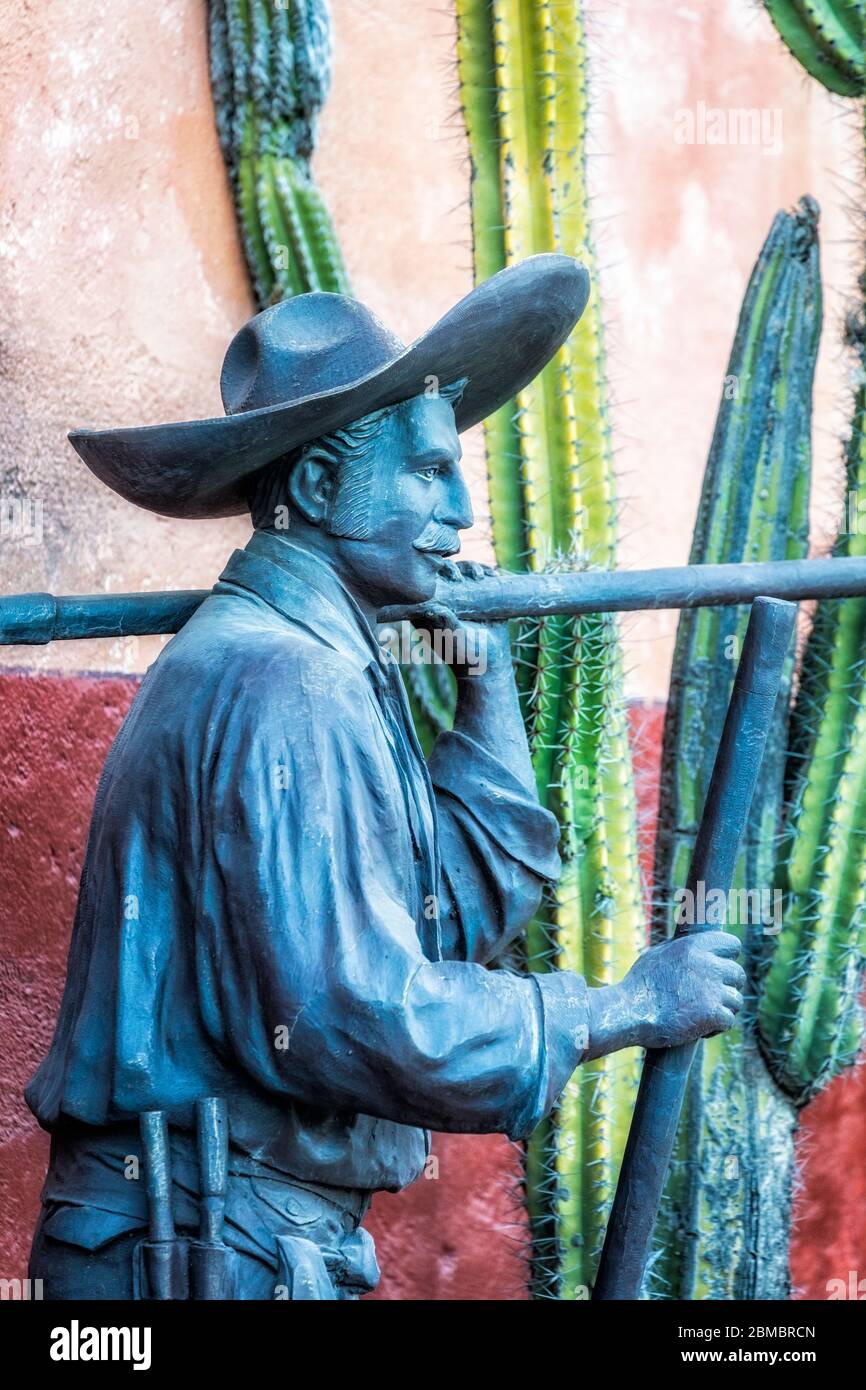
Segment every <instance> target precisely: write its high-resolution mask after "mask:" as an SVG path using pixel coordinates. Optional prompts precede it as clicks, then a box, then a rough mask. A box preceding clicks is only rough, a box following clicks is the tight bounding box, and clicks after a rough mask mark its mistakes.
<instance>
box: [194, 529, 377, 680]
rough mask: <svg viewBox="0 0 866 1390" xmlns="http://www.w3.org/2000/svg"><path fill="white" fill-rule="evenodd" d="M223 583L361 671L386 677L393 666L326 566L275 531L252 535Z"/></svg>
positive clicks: (225, 572) (231, 562) (230, 564)
mask: <svg viewBox="0 0 866 1390" xmlns="http://www.w3.org/2000/svg"><path fill="white" fill-rule="evenodd" d="M222 583H226V584H232V585H234V586H235V587H237V588H241V589H247V590H248V591H249V592H250V593H253V594H256V595H257V596H258V597H259V598H261V599H263V600H264V601H265V603H267V604H269V605H270V606H271V607H272V608H275V609H276V610H277V612H278V613H281V614H282V615H283V617H285V618H288V619H290V621H292V622H296V623H299V624H300V625H301V626H303V627H306V628H309V629H311V630H312V631H313V632H314V633H315V634H316V636H317V637H319V638H320V639H321V640H322V641H323V642H325V643H327V645H328V646H330V647H334V648H335V649H337V650H339V651H341V652H344V653H345V654H347V655H349V656H351V657H352V658H353V659H354V660H355V661H356V662H357V663H358V665H359V666H360V667H361V668H362V669H366V668H367V667H368V666H369V667H371V668H372V669H373V671H374V672H376V674H377V675H378V674H381V675H383V676H384V675H385V672H384V669H383V668H384V667H385V666H386V664H387V663H388V662H391V661H392V660H393V659H392V658H391V656H390V654H389V653H388V652H387V651H385V649H384V648H383V647H382V645H381V643H380V642H379V641H378V640H377V638H376V634H375V632H374V630H373V628H372V627H371V625H370V623H369V622H368V621H367V618H366V617H365V615H364V613H363V612H362V610H361V608H360V607H359V606H358V604H357V603H356V601H355V599H354V598H353V597H352V595H351V594H350V593H349V590H348V589H347V588H346V586H345V584H343V583H342V581H341V580H340V579H339V578H338V577H337V575H336V573H335V571H334V570H333V569H332V567H331V566H330V565H329V564H328V562H327V561H326V560H323V559H322V558H321V557H320V556H318V555H314V554H313V553H312V552H311V551H309V550H305V549H304V548H303V547H302V546H299V545H294V544H293V543H292V542H291V541H289V540H286V539H285V538H284V537H283V536H279V535H277V533H276V532H274V531H255V532H253V535H252V536H251V537H250V540H249V541H248V542H247V545H246V547H245V549H244V550H236V551H235V552H234V554H233V555H232V556H231V558H230V559H229V562H228V564H227V565H226V567H225V569H224V570H223V572H222V574H221V575H220V584H222Z"/></svg>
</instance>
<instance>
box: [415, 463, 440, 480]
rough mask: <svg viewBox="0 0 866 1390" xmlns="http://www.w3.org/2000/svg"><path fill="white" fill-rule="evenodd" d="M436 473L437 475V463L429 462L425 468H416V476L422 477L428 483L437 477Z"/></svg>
mask: <svg viewBox="0 0 866 1390" xmlns="http://www.w3.org/2000/svg"><path fill="white" fill-rule="evenodd" d="M438 475H439V465H438V463H431V464H429V465H428V467H427V468H419V469H418V477H419V478H423V479H424V480H425V482H428V483H432V481H433V479H434V478H436V477H438Z"/></svg>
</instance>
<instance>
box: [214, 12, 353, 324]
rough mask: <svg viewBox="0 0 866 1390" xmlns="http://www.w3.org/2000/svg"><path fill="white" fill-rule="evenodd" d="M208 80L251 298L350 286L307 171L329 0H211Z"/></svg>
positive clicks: (321, 89) (322, 81)
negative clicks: (252, 294) (233, 202)
mask: <svg viewBox="0 0 866 1390" xmlns="http://www.w3.org/2000/svg"><path fill="white" fill-rule="evenodd" d="M209 3H210V69H211V90H212V92H213V98H214V106H215V112H216V123H217V132H218V135H219V140H220V146H221V148H222V152H223V157H224V159H225V161H226V167H227V169H228V172H229V177H230V179H231V182H232V188H233V190H234V195H235V203H236V207H237V214H238V223H239V226H240V231H241V238H242V241H243V246H244V252H245V254H246V258H247V262H248V265H249V268H250V275H251V277H252V281H253V288H254V290H255V294H256V299H257V300H258V302H259V304H260V305H266V304H269V303H272V302H274V301H276V300H279V299H282V298H284V297H285V296H288V295H294V294H303V293H305V292H306V291H308V290H331V291H334V292H336V293H340V294H346V293H348V292H349V282H348V277H347V275H346V270H345V266H344V264H343V258H342V255H341V252H340V248H339V245H338V243H337V238H336V235H335V233H334V228H333V225H332V223H331V219H330V216H329V214H328V210H327V208H326V207H325V204H324V202H323V201H322V197H321V194H320V193H319V191H318V189H317V188H316V185H315V183H314V181H313V177H312V174H311V172H310V159H311V157H312V153H313V147H314V145H315V138H316V122H317V118H318V114H319V111H320V110H321V107H322V105H323V104H324V101H325V98H326V96H327V94H328V87H329V85H330V79H331V40H330V17H329V12H328V6H327V4H326V2H325V0H209Z"/></svg>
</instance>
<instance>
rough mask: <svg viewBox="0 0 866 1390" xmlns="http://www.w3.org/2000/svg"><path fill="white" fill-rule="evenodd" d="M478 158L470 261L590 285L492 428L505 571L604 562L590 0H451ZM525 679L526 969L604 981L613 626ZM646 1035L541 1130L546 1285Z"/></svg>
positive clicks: (620, 874) (540, 1246)
mask: <svg viewBox="0 0 866 1390" xmlns="http://www.w3.org/2000/svg"><path fill="white" fill-rule="evenodd" d="M457 19H458V66H459V77H460V90H461V101H462V107H463V113H464V118H465V122H466V129H467V133H468V137H469V147H470V155H471V161H472V228H473V243H474V257H475V273H476V278H477V279H478V280H483V279H485V278H486V277H487V276H489V275H492V274H493V273H494V272H495V271H497V270H499V269H501V268H502V267H503V266H504V265H507V264H508V263H510V262H511V261H512V260H516V259H518V258H520V257H523V256H528V255H532V254H534V253H536V252H541V251H563V252H566V253H568V254H570V255H574V256H577V257H579V258H580V259H581V260H583V261H584V262H585V263H586V264H587V266H588V267H589V269H590V272H591V274H592V278H593V285H594V289H593V297H592V299H591V301H590V306H589V308H588V309H587V311H586V313H585V314H584V316H583V319H582V320H581V322H580V324H579V325H578V327H577V329H576V330H575V332H574V334H573V335H572V337H571V338H570V339H569V341H568V342H567V343H566V345H565V346H564V347H563V348H562V350H561V351H560V352H559V353H558V355H557V356H556V358H555V359H554V360H553V361H552V362H551V363H550V364H549V366H548V367H547V368H545V370H544V371H543V372H542V374H541V376H540V377H539V378H538V379H537V380H536V381H534V382H532V383H531V384H530V385H529V386H528V387H527V388H526V389H525V390H524V391H523V392H521V393H520V395H519V396H518V398H517V400H516V401H515V402H513V403H511V404H510V405H508V406H506V407H504V408H503V409H502V410H500V411H499V412H498V413H497V414H496V415H495V416H494V417H493V418H492V419H491V420H489V421H488V422H487V426H486V444H487V457H488V477H489V487H490V509H491V515H492V523H493V539H494V545H495V549H496V556H497V559H498V561H499V563H500V564H502V565H503V566H505V567H506V568H508V569H515V570H516V569H531V570H538V569H543V568H545V567H547V566H549V565H555V564H559V563H568V564H569V565H571V566H574V565H585V564H592V565H601V566H610V565H612V564H613V562H614V554H615V546H616V489H615V481H614V473H613V462H612V450H611V437H610V423H609V417H608V406H607V384H606V377H605V363H604V347H603V335H602V321H601V308H600V300H599V296H598V281H597V275H596V273H595V272H596V261H595V252H594V247H593V242H592V236H591V230H590V222H589V198H588V192H587V178H586V122H587V101H588V97H587V57H586V41H585V33H584V26H583V15H582V10H581V6H580V4H579V3H576V2H575V3H566V4H562V3H553V2H552V0H551V3H548V2H547V0H492V3H491V2H490V0H457ZM518 660H519V673H520V685H521V692H522V696H523V700H524V709H525V714H526V718H527V726H528V729H529V734H530V742H531V748H532V754H533V763H534V767H535V772H536V778H537V785H538V791H539V796H540V798H541V799H542V801H543V802H544V804H546V805H547V806H549V807H550V808H551V809H552V810H553V811H555V813H556V814H557V816H558V818H559V822H560V826H561V828H562V854H563V872H562V877H561V879H560V882H559V884H558V885H557V888H556V890H555V893H554V894H552V895H551V898H550V900H549V902H547V903H546V904H545V906H544V909H543V910H542V912H541V913H540V914H539V917H538V919H537V920H536V921H535V922H534V923H533V924H532V926H531V928H530V930H529V932H528V934H527V944H526V954H527V960H528V964H529V967H530V969H549V968H550V967H551V966H552V965H558V966H568V967H571V968H574V969H576V970H579V971H580V972H581V973H582V974H584V975H586V977H587V979H588V980H589V982H590V984H592V985H601V984H606V983H609V982H611V981H612V980H614V979H617V978H619V977H620V976H621V975H622V974H624V973H625V971H626V970H627V969H628V967H629V966H630V965H631V964H632V962H633V960H634V959H635V956H636V955H637V953H638V951H639V950H640V948H641V947H642V946H643V945H644V944H645V920H644V909H643V902H642V896H641V885H640V876H639V870H638V862H637V835H636V816H635V801H634V790H633V782H632V776H631V761H630V752H629V745H628V730H627V726H626V716H625V706H624V700H623V695H622V669H621V656H620V651H619V645H618V639H617V633H616V627H615V624H614V623H613V622H612V621H611V620H610V619H609V618H604V617H593V618H583V619H580V620H572V619H563V618H551V619H547V620H545V621H544V622H543V623H541V624H536V625H534V626H531V627H530V626H528V625H524V627H523V628H522V630H521V632H520V634H519V641H518ZM637 1064H638V1058H637V1054H636V1053H635V1052H629V1053H627V1054H619V1055H618V1056H616V1057H611V1058H605V1059H603V1060H600V1061H598V1062H593V1063H591V1064H589V1065H587V1066H585V1067H583V1068H581V1071H580V1073H579V1075H576V1076H575V1078H574V1079H573V1080H572V1081H571V1083H570V1084H569V1086H568V1088H567V1089H566V1092H565V1093H564V1095H563V1097H562V1098H561V1101H560V1105H559V1109H558V1112H557V1114H556V1115H555V1116H554V1117H553V1119H552V1121H550V1122H548V1123H546V1124H544V1125H542V1126H541V1127H540V1129H539V1130H538V1131H537V1132H536V1134H535V1136H533V1139H532V1140H531V1141H530V1143H529V1145H528V1153H527V1163H526V1186H527V1202H528V1207H529V1213H530V1221H531V1227H532V1235H533V1254H534V1260H533V1289H534V1292H535V1293H536V1294H538V1295H542V1296H544V1295H546V1296H558V1297H561V1298H575V1297H580V1296H582V1293H583V1290H585V1289H586V1287H587V1286H589V1285H590V1284H591V1281H592V1277H593V1274H594V1269H595V1264H596V1261H597V1257H598V1253H599V1249H600V1244H601V1240H602V1238H603V1234H604V1226H605V1221H606V1217H607V1211H608V1207H609V1203H610V1199H611V1197H612V1192H613V1188H614V1185H615V1181H616V1175H617V1171H618V1166H619V1161H620V1157H621V1153H622V1148H623V1144H624V1139H625V1135H626V1132H627V1128H628V1122H629V1118H630V1115H631V1110H632V1106H633V1103H634V1095H635V1088H636V1081H637Z"/></svg>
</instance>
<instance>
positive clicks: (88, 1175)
mask: <svg viewBox="0 0 866 1390" xmlns="http://www.w3.org/2000/svg"><path fill="white" fill-rule="evenodd" d="M138 1147H139V1146H138V1144H137V1142H136V1136H135V1135H134V1134H132V1133H124V1132H122V1131H110V1132H105V1131H103V1132H94V1133H91V1134H81V1133H76V1134H72V1135H66V1136H63V1135H55V1136H54V1137H53V1139H52V1151H51V1162H50V1165H49V1170H48V1176H47V1178H46V1181H45V1186H44V1188H43V1192H42V1211H41V1215H40V1218H39V1221H38V1223H37V1227H36V1231H35V1234H34V1238H33V1246H32V1249H31V1255H30V1268H29V1274H30V1278H31V1279H41V1280H42V1289H43V1297H44V1298H45V1299H47V1300H55V1301H58V1300H72V1299H75V1300H77V1299H84V1300H91V1299H135V1298H138V1297H146V1296H147V1294H146V1291H144V1292H143V1291H142V1288H141V1282H140V1280H139V1278H138V1277H137V1273H136V1271H137V1270H138V1269H140V1263H141V1262H140V1259H137V1258H136V1254H137V1247H139V1246H140V1244H141V1242H142V1241H145V1240H146V1239H147V1234H148V1232H147V1224H148V1212H147V1200H146V1196H145V1192H144V1183H143V1181H142V1179H141V1176H140V1173H139V1168H138V1164H137V1162H136V1156H137V1152H138ZM171 1163H172V1207H173V1215H174V1220H175V1230H176V1232H177V1235H178V1238H179V1240H180V1241H181V1242H183V1243H185V1242H187V1241H189V1240H194V1239H195V1238H196V1236H197V1232H198V1221H199V1210H198V1172H197V1164H196V1159H195V1152H194V1145H193V1143H192V1141H191V1138H190V1136H187V1135H182V1134H178V1133H172V1136H171ZM371 1196H372V1194H371V1193H369V1192H364V1191H360V1190H355V1189H350V1188H338V1187H328V1186H325V1185H320V1184H315V1183H310V1182H306V1181H302V1180H301V1179H298V1178H295V1177H291V1176H289V1175H287V1174H281V1173H277V1172H276V1171H275V1170H273V1169H270V1168H267V1169H266V1168H264V1167H263V1166H262V1165H259V1164H257V1163H255V1162H254V1161H253V1160H250V1159H249V1158H247V1157H246V1156H244V1155H241V1154H238V1153H236V1152H235V1151H234V1150H230V1154H229V1175H228V1184H227V1191H226V1215H225V1224H224V1229H223V1240H224V1242H225V1244H226V1245H227V1246H228V1247H229V1249H230V1250H231V1252H232V1255H231V1258H230V1265H231V1281H230V1282H231V1291H230V1293H229V1294H228V1296H230V1297H232V1298H236V1299H246V1300H249V1299H254V1300H258V1299H278V1300H279V1299H287V1300H291V1301H297V1300H327V1299H337V1300H343V1299H354V1298H357V1297H359V1296H360V1295H361V1294H363V1293H367V1292H370V1291H371V1290H372V1289H374V1288H375V1287H376V1284H377V1283H378V1280H379V1268H378V1265H377V1262H376V1255H375V1250H374V1247H373V1241H372V1238H371V1237H370V1235H369V1233H368V1232H367V1231H365V1230H364V1229H363V1227H362V1226H361V1221H362V1219H363V1217H364V1215H365V1214H366V1212H367V1209H368V1207H369V1204H370V1199H371Z"/></svg>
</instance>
